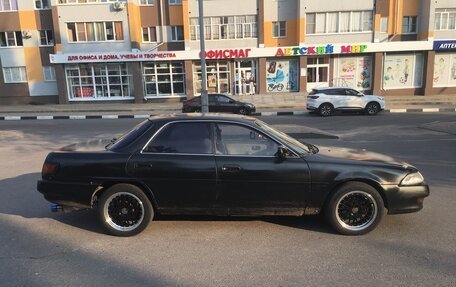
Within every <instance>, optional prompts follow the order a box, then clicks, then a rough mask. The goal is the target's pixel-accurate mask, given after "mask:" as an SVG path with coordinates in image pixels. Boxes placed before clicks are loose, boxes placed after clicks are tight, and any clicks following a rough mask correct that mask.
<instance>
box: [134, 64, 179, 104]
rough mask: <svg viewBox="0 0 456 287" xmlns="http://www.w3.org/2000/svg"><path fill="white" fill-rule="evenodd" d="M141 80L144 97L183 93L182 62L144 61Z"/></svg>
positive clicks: (170, 95)
mask: <svg viewBox="0 0 456 287" xmlns="http://www.w3.org/2000/svg"><path fill="white" fill-rule="evenodd" d="M143 80H144V89H145V92H146V97H172V96H179V97H180V96H183V95H185V85H184V82H185V71H184V64H183V63H182V62H162V63H160V62H159V63H152V62H151V63H144V64H143Z"/></svg>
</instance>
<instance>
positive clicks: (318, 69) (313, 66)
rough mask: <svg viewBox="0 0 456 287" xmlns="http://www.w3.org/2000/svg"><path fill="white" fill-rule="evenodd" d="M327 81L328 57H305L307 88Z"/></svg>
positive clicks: (324, 83) (325, 83) (324, 84)
mask: <svg viewBox="0 0 456 287" xmlns="http://www.w3.org/2000/svg"><path fill="white" fill-rule="evenodd" d="M328 82H329V57H325V56H320V57H308V58H307V83H308V88H313V87H315V86H319V85H323V86H326V85H327V84H328Z"/></svg>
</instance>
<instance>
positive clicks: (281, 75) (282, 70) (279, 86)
mask: <svg viewBox="0 0 456 287" xmlns="http://www.w3.org/2000/svg"><path fill="white" fill-rule="evenodd" d="M266 81H267V91H268V92H295V91H297V90H298V61H297V60H278V61H277V60H269V61H266Z"/></svg>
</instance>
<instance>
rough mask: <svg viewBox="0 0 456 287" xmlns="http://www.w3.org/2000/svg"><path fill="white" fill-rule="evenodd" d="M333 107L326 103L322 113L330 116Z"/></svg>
mask: <svg viewBox="0 0 456 287" xmlns="http://www.w3.org/2000/svg"><path fill="white" fill-rule="evenodd" d="M331 110H332V109H331V107H330V106H328V105H324V106H322V107H321V114H322V115H323V116H329V115H330V114H331Z"/></svg>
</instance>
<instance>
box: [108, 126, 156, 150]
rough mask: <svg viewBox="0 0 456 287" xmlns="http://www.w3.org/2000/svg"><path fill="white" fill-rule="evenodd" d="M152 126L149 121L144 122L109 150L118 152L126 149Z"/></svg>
mask: <svg viewBox="0 0 456 287" xmlns="http://www.w3.org/2000/svg"><path fill="white" fill-rule="evenodd" d="M151 126H152V122H151V121H149V120H145V121H142V122H141V123H139V124H138V125H136V126H135V127H134V128H132V129H131V130H129V131H128V132H126V133H124V134H123V135H121V136H120V137H119V138H118V139H116V140H115V141H114V142H113V143H111V144H108V145H107V146H106V149H107V150H118V149H121V148H124V147H126V146H128V145H129V144H131V143H132V142H134V141H135V140H136V139H137V138H138V137H140V136H141V135H142V134H143V133H144V132H145V131H147V130H148V129H149V128H150V127H151Z"/></svg>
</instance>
